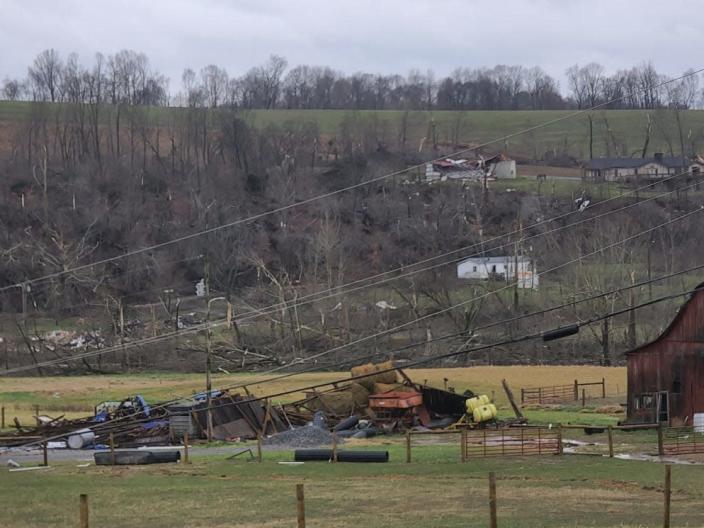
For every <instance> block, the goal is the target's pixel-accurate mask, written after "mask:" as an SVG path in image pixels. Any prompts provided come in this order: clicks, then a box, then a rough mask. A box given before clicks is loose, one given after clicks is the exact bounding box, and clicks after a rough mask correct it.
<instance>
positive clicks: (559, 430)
mask: <svg viewBox="0 0 704 528" xmlns="http://www.w3.org/2000/svg"><path fill="white" fill-rule="evenodd" d="M521 433H523V431H521ZM557 454H558V455H562V454H564V451H563V450H562V424H560V425H558V426H557Z"/></svg>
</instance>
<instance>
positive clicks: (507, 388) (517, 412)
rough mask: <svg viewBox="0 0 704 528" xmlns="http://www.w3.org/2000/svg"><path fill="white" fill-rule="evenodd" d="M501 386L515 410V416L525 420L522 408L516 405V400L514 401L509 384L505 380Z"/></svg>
mask: <svg viewBox="0 0 704 528" xmlns="http://www.w3.org/2000/svg"><path fill="white" fill-rule="evenodd" d="M501 385H503V387H504V391H505V392H506V397H507V398H508V402H509V403H510V404H511V408H512V409H513V412H514V414H515V415H516V418H521V419H523V418H524V416H523V413H522V412H521V409H520V407H518V405H516V400H514V399H513V391H511V388H510V387H509V386H508V382H507V381H506V380H505V379H502V380H501Z"/></svg>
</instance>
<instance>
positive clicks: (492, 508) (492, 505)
mask: <svg viewBox="0 0 704 528" xmlns="http://www.w3.org/2000/svg"><path fill="white" fill-rule="evenodd" d="M489 526H490V527H491V528H496V526H497V524H496V477H495V476H494V472H493V471H492V472H491V473H489Z"/></svg>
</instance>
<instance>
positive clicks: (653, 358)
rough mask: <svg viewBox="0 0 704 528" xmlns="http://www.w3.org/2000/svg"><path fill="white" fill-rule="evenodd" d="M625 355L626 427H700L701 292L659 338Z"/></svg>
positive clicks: (703, 397) (703, 409)
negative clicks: (659, 424)
mask: <svg viewBox="0 0 704 528" xmlns="http://www.w3.org/2000/svg"><path fill="white" fill-rule="evenodd" d="M699 288H704V284H700V285H699V286H698V287H697V289H699ZM626 354H627V357H628V422H630V423H659V422H662V423H667V424H670V425H673V426H677V425H693V424H696V423H697V422H699V423H702V424H704V290H701V291H697V292H695V293H694V294H692V295H691V296H690V298H689V299H688V300H687V302H685V304H684V305H683V306H682V307H681V308H680V310H679V311H678V312H677V315H676V316H675V318H674V319H673V321H672V322H671V323H670V325H669V326H668V327H667V328H666V329H665V331H664V332H663V333H662V334H661V335H660V337H658V338H657V339H655V341H652V342H650V343H648V344H645V345H642V346H640V347H638V348H635V349H633V350H631V351H629V352H627V353H626Z"/></svg>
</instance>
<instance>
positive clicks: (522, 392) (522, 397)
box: [521, 389, 526, 405]
mask: <svg viewBox="0 0 704 528" xmlns="http://www.w3.org/2000/svg"><path fill="white" fill-rule="evenodd" d="M525 401H526V390H525V389H521V405H523V404H524V403H525Z"/></svg>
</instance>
